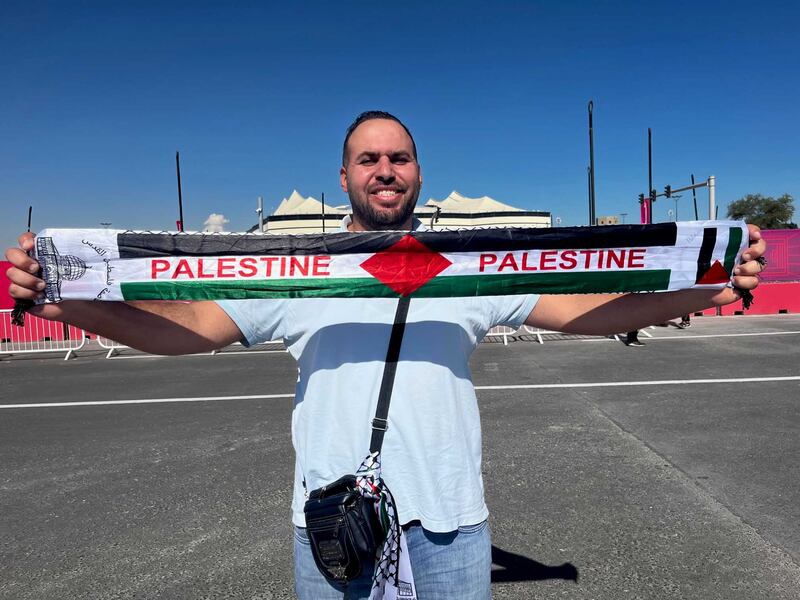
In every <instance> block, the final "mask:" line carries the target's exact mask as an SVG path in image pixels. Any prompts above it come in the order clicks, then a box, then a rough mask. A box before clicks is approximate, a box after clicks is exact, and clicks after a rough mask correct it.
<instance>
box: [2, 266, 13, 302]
mask: <svg viewBox="0 0 800 600" xmlns="http://www.w3.org/2000/svg"><path fill="white" fill-rule="evenodd" d="M10 268H11V263H10V262H6V261H4V260H0V310H3V309H5V308H14V300H13V298H11V296H9V295H8V286H9V285H11V282H10V281H9V280H8V277H6V271H8V270H9V269H10Z"/></svg>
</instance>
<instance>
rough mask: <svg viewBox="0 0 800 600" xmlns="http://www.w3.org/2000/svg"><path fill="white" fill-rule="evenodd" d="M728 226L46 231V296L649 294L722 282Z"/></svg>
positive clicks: (734, 254) (42, 241) (730, 253)
mask: <svg viewBox="0 0 800 600" xmlns="http://www.w3.org/2000/svg"><path fill="white" fill-rule="evenodd" d="M748 243H749V240H748V235H747V227H746V225H745V224H744V223H743V222H738V221H737V222H734V221H691V222H680V223H661V224H656V225H611V226H600V227H563V228H541V229H531V228H524V229H523V228H510V229H473V230H456V231H435V232H434V231H412V232H410V233H409V232H396V231H389V232H384V231H376V232H361V233H349V232H337V233H329V234H303V235H269V234H266V235H265V234H239V233H210V234H195V233H191V234H187V233H143V232H131V231H114V230H106V229H45V230H43V231H41V232H40V234H39V236H38V237H37V238H36V248H35V258H36V259H37V260H38V261H39V263H40V265H41V267H42V277H43V279H44V280H45V283H46V287H45V299H44V301H45V302H58V301H60V300H70V299H80V300H91V299H94V300H217V299H245V298H248V299H249V298H353V297H362V298H367V297H398V296H411V297H429V298H431V297H453V296H497V295H506V294H530V293H538V294H573V293H599V292H613V293H623V292H656V291H673V290H680V289H688V288H721V287H724V286H726V285H730V281H731V277H732V274H733V268H734V266H735V265H736V264H737V263H738V262H739V260H740V259H741V254H742V252H743V251H744V250H745V248H747V245H748Z"/></svg>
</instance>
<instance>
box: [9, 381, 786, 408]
mask: <svg viewBox="0 0 800 600" xmlns="http://www.w3.org/2000/svg"><path fill="white" fill-rule="evenodd" d="M773 381H800V375H790V376H787V377H735V378H729V379H665V380H661V381H595V382H590V383H532V384H522V385H476V386H475V389H476V390H478V391H487V390H549V389H560V388H567V389H575V388H596V387H631V386H647V385H703V384H713V383H767V382H773ZM279 398H294V394H259V395H255V396H206V397H202V396H198V397H194V398H147V399H144V400H96V401H87V402H47V403H44V402H43V403H41V404H0V409H3V408H60V407H68V406H110V405H115V404H167V403H171V402H217V401H219V400H275V399H279Z"/></svg>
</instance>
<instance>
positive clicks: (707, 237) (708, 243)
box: [694, 227, 717, 283]
mask: <svg viewBox="0 0 800 600" xmlns="http://www.w3.org/2000/svg"><path fill="white" fill-rule="evenodd" d="M716 243H717V228H716V227H705V228H704V229H703V243H702V244H701V245H700V253H699V254H698V255H697V277H696V278H695V280H694V281H695V283H697V282H698V281H700V280H701V279H702V278H703V275H705V274H706V271H708V270H709V269H710V268H711V255H712V254H713V253H714V246H715V245H716Z"/></svg>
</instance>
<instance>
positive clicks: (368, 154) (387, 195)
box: [339, 119, 422, 231]
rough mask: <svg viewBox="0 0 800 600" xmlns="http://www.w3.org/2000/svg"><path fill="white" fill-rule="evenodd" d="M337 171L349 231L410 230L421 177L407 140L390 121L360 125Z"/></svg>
mask: <svg viewBox="0 0 800 600" xmlns="http://www.w3.org/2000/svg"><path fill="white" fill-rule="evenodd" d="M346 161H347V162H346V164H345V165H344V166H343V167H342V169H341V171H340V172H339V176H340V181H341V184H342V189H343V190H344V191H345V192H347V195H348V196H350V204H351V205H352V207H353V224H352V227H351V229H352V230H353V231H371V230H387V229H410V228H411V219H412V215H413V213H414V206H415V205H416V203H417V198H419V191H420V187H421V186H422V175H421V174H420V169H419V164H418V163H417V159H416V157H415V156H414V146H413V144H412V142H411V138H410V137H409V135H408V134H407V133H406V132H405V130H404V129H403V127H402V126H401V125H400V124H399V123H396V122H395V121H391V120H389V119H372V120H369V121H365V122H363V123H362V124H361V125H359V126H358V127H357V128H356V130H355V131H353V133H352V134H351V135H350V139H349V140H348V142H347V157H346Z"/></svg>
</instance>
